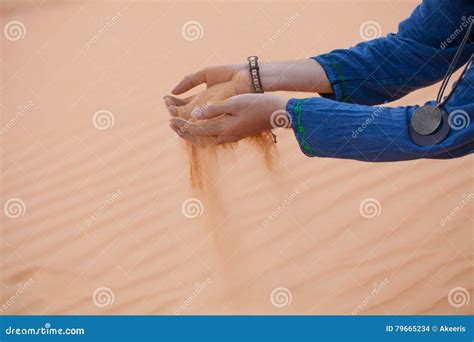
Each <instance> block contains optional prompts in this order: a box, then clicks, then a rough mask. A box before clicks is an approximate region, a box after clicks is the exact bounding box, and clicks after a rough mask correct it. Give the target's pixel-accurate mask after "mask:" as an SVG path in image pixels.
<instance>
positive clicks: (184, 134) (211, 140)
mask: <svg viewBox="0 0 474 342" xmlns="http://www.w3.org/2000/svg"><path fill="white" fill-rule="evenodd" d="M170 127H171V129H172V130H173V131H175V132H176V134H178V135H179V137H181V138H183V139H185V140H187V141H189V142H191V143H192V144H194V145H198V146H201V147H206V146H210V145H216V144H217V140H216V137H214V136H194V135H192V134H191V133H189V132H188V131H186V130H185V129H184V128H183V127H180V126H178V125H176V124H174V123H170Z"/></svg>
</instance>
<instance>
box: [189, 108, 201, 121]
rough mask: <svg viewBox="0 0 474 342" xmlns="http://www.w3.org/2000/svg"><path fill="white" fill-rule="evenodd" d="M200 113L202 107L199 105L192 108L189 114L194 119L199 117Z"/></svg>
mask: <svg viewBox="0 0 474 342" xmlns="http://www.w3.org/2000/svg"><path fill="white" fill-rule="evenodd" d="M201 115H202V109H201V107H199V106H198V107H196V108H194V109H193V111H192V112H191V116H192V117H193V118H195V119H197V118H199V117H200V116H201Z"/></svg>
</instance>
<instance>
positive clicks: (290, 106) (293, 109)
mask: <svg viewBox="0 0 474 342" xmlns="http://www.w3.org/2000/svg"><path fill="white" fill-rule="evenodd" d="M304 101H305V99H290V100H289V101H288V103H287V105H286V111H287V112H288V113H289V114H290V122H291V128H292V129H293V132H294V133H295V137H296V140H297V141H298V144H299V146H300V149H301V151H302V152H303V153H304V154H305V155H307V156H308V157H316V152H315V151H314V149H313V148H312V147H311V146H310V145H309V144H308V142H307V141H306V134H308V133H307V132H306V131H305V128H304V127H303V124H302V122H301V116H302V113H301V104H302V103H303V102H304Z"/></svg>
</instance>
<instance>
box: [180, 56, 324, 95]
mask: <svg viewBox="0 0 474 342" xmlns="http://www.w3.org/2000/svg"><path fill="white" fill-rule="evenodd" d="M259 67H260V78H261V81H262V86H263V89H264V90H265V91H266V92H270V91H281V90H284V91H303V92H318V93H320V94H322V93H324V94H331V93H332V92H333V90H332V86H331V84H330V82H329V80H328V78H327V76H326V73H325V71H324V69H323V68H322V67H321V65H320V64H319V63H318V62H317V61H316V60H314V59H301V60H295V61H285V62H271V63H260V65H259ZM204 83H205V84H207V87H212V86H214V85H216V84H221V83H226V84H227V86H230V87H232V88H233V89H234V90H235V94H236V95H237V94H247V93H254V89H253V86H252V80H251V78H250V73H249V69H248V65H247V64H231V65H218V66H211V67H207V68H205V69H202V70H200V71H198V72H196V73H193V74H190V75H188V76H186V77H185V78H184V79H183V80H182V81H181V82H179V83H178V85H177V86H176V87H175V88H174V89H173V90H172V94H174V95H179V94H183V93H185V92H187V91H189V90H191V89H193V88H194V87H196V86H198V85H200V84H204Z"/></svg>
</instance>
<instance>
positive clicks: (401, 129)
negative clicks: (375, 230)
mask: <svg viewBox="0 0 474 342" xmlns="http://www.w3.org/2000/svg"><path fill="white" fill-rule="evenodd" d="M472 100H474V99H471V101H472ZM417 108H418V106H409V107H392V108H391V107H382V106H374V107H371V106H365V105H356V104H348V103H343V102H338V101H334V100H331V99H325V98H320V97H319V98H318V97H315V98H309V99H291V100H289V102H288V104H287V111H288V112H289V113H290V115H291V125H292V128H293V130H294V133H295V135H296V139H297V140H298V143H299V146H300V148H301V151H302V152H303V153H304V154H306V155H307V156H309V157H331V158H342V159H355V160H361V161H370V162H385V161H400V160H410V159H420V158H436V159H444V158H454V157H460V156H463V155H466V154H469V153H472V151H473V149H474V124H473V123H474V114H473V113H474V101H472V102H471V103H470V104H468V103H467V104H466V105H462V106H458V105H455V106H453V107H451V108H450V110H451V112H452V113H453V112H454V111H457V112H456V113H455V114H456V115H458V117H455V118H454V120H456V122H457V124H458V125H459V127H460V129H451V132H450V134H449V135H448V137H447V138H446V139H445V140H444V141H443V142H442V143H441V144H438V145H434V146H426V147H421V146H418V145H416V144H414V143H413V142H412V141H411V140H410V137H409V135H408V129H407V127H408V122H409V120H410V118H411V116H412V114H413V112H414V111H415V110H416V109H417ZM454 108H456V109H454ZM461 126H462V127H461Z"/></svg>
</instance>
